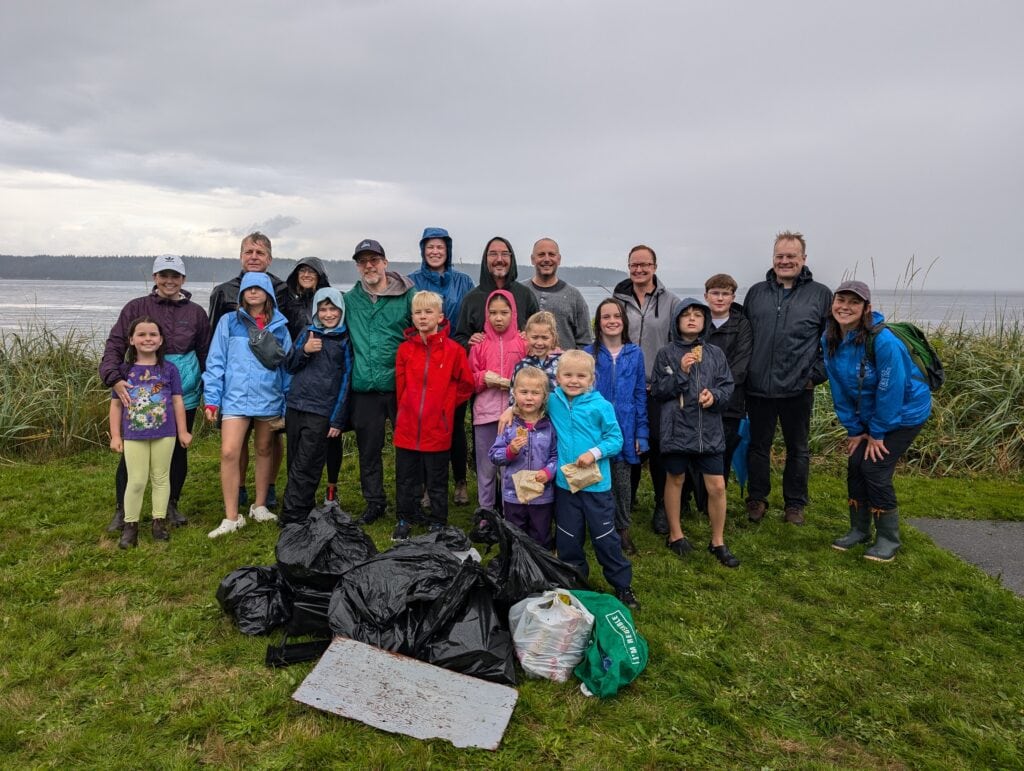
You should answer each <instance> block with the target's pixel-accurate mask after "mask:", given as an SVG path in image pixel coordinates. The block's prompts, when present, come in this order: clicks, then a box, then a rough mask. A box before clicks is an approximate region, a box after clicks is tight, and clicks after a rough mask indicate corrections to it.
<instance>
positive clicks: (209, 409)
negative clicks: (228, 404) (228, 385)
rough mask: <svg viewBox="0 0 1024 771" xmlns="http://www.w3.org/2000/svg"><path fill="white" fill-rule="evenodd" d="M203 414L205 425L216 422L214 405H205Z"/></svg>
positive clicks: (215, 407)
mask: <svg viewBox="0 0 1024 771" xmlns="http://www.w3.org/2000/svg"><path fill="white" fill-rule="evenodd" d="M203 414H204V415H206V422H207V423H216V422H217V406H216V405H214V404H207V405H206V409H205V410H203Z"/></svg>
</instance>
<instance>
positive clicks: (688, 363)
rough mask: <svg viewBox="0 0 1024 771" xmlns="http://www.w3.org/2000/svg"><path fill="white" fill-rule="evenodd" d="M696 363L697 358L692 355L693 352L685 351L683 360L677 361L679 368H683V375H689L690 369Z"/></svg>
mask: <svg viewBox="0 0 1024 771" xmlns="http://www.w3.org/2000/svg"><path fill="white" fill-rule="evenodd" d="M696 363H697V357H696V356H694V355H693V351H687V352H686V353H684V354H683V358H681V359H680V360H679V366H680V367H682V368H683V374H686V375H689V374H690V367H692V366H693V365H694V364H696Z"/></svg>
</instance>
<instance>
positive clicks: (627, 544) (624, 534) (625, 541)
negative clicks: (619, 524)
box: [619, 530, 636, 555]
mask: <svg viewBox="0 0 1024 771" xmlns="http://www.w3.org/2000/svg"><path fill="white" fill-rule="evenodd" d="M619 540H620V541H622V553H623V554H629V555H634V554H636V545H635V544H634V543H633V539H632V538H630V537H629V531H628V530H620V531H619Z"/></svg>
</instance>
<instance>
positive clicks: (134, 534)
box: [117, 522, 139, 549]
mask: <svg viewBox="0 0 1024 771" xmlns="http://www.w3.org/2000/svg"><path fill="white" fill-rule="evenodd" d="M138 545H139V523H138V522H125V523H124V529H123V530H122V531H121V540H119V541H118V542H117V548H119V549H134V548H135V547H136V546H138Z"/></svg>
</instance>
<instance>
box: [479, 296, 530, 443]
mask: <svg viewBox="0 0 1024 771" xmlns="http://www.w3.org/2000/svg"><path fill="white" fill-rule="evenodd" d="M495 296H500V297H504V298H505V300H506V301H507V302H508V303H509V304H510V305H511V306H512V318H511V319H510V321H509V325H508V328H507V329H506V330H505V331H504V332H501V333H498V332H495V331H494V327H492V326H491V322H490V320H489V319H488V320H485V321H484V339H483V341H482V342H480V343H478V344H477V345H474V346H472V347H471V348H470V350H469V369H470V371H471V372H472V373H473V390H474V391H476V395H477V396H476V399H475V400H474V401H473V424H474V425H482V424H484V423H493V422H494V421H496V420H497V419H498V418H499V417H501V413H502V412H504V411H505V408H506V407H507V406H508V404H509V392H508V391H505V390H503V389H501V388H491V387H490V386H488V385H487V383H486V382H484V375H486V373H487V372H488V370H489V371H491V372H497V373H498V374H499V375H501V376H502V377H507V378H509V379H511V377H512V372H513V370H514V368H515V366H516V364H518V363H519V360H520V359H522V358H523V356H525V355H526V343H524V342H523V338H521V337H520V336H519V332H518V329H517V327H516V321H517V319H516V306H515V299H514V298H513V297H512V294H511V293H510V292H508V291H507V290H505V289H495V290H494V291H493V292H491V293H490V294H489V295H488V296H487V302H488V303H490V301H491V298H492V297H495Z"/></svg>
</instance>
